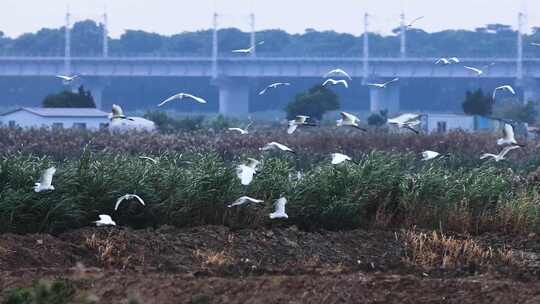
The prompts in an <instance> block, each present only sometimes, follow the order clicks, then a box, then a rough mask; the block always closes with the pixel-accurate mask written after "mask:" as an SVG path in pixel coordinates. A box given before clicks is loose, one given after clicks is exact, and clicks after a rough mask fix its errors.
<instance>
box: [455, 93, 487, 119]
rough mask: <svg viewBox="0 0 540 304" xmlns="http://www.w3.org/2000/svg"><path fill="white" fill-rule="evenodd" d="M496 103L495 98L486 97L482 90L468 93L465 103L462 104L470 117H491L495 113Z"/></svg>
mask: <svg viewBox="0 0 540 304" xmlns="http://www.w3.org/2000/svg"><path fill="white" fill-rule="evenodd" d="M494 103H495V101H494V100H493V98H491V96H486V95H484V92H482V89H478V90H476V91H474V92H470V91H467V93H466V94H465V101H463V103H462V107H463V112H465V114H468V115H482V116H487V115H491V113H493V105H494Z"/></svg>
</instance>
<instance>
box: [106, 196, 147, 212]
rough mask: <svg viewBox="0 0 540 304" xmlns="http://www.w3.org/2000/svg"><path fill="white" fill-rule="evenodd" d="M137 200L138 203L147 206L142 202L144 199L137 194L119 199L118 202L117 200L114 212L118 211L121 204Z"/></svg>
mask: <svg viewBox="0 0 540 304" xmlns="http://www.w3.org/2000/svg"><path fill="white" fill-rule="evenodd" d="M134 199H135V200H136V201H138V202H139V203H140V204H141V205H143V206H146V204H145V203H144V201H143V200H142V198H141V197H140V196H138V195H136V194H125V195H123V196H121V197H119V198H118V199H117V200H116V204H115V205H114V211H116V210H118V207H120V204H121V203H122V202H123V201H131V200H134Z"/></svg>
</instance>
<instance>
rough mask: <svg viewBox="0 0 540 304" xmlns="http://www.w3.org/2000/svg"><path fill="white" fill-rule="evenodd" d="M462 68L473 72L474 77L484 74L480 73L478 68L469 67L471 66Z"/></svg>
mask: <svg viewBox="0 0 540 304" xmlns="http://www.w3.org/2000/svg"><path fill="white" fill-rule="evenodd" d="M464 68H466V69H467V70H469V71H473V72H474V73H476V76H480V75H482V74H484V71H482V70H481V69H479V68H475V67H471V66H464Z"/></svg>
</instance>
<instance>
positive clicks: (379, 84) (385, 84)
mask: <svg viewBox="0 0 540 304" xmlns="http://www.w3.org/2000/svg"><path fill="white" fill-rule="evenodd" d="M397 81H399V78H394V79H392V80H390V81H387V82H385V83H368V84H367V86H369V87H374V88H379V89H385V88H386V87H387V86H388V85H389V84H392V83H394V82H397Z"/></svg>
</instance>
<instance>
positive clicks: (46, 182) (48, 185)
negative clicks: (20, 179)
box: [34, 167, 56, 192]
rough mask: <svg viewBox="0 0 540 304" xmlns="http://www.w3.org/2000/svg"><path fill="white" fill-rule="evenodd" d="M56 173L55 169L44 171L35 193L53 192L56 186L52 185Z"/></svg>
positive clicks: (36, 184) (36, 185)
mask: <svg viewBox="0 0 540 304" xmlns="http://www.w3.org/2000/svg"><path fill="white" fill-rule="evenodd" d="M55 173H56V168H55V167H50V168H49V169H47V170H45V171H43V173H42V174H41V178H40V180H39V182H38V183H35V186H34V191H35V192H42V191H49V190H50V191H53V190H54V186H53V185H52V179H53V176H54V174H55Z"/></svg>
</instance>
